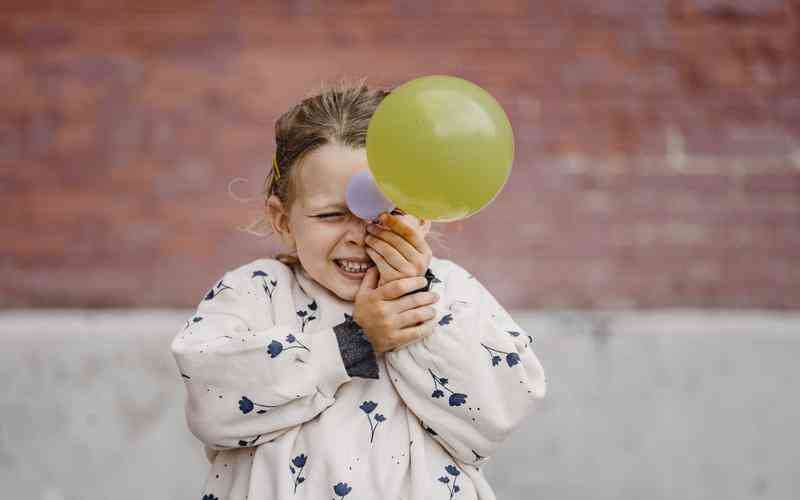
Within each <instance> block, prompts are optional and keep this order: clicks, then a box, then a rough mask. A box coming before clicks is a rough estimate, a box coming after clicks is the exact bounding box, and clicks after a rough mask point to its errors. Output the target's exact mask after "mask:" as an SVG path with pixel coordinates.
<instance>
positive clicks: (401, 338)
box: [390, 320, 435, 351]
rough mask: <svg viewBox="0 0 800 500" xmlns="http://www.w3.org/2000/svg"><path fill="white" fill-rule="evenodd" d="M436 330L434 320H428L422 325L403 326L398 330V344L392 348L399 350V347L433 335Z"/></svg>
mask: <svg viewBox="0 0 800 500" xmlns="http://www.w3.org/2000/svg"><path fill="white" fill-rule="evenodd" d="M434 331H435V321H434V320H428V321H426V322H425V323H422V324H421V325H417V326H411V327H408V328H403V329H401V330H399V331H398V335H397V339H396V340H397V342H396V345H395V347H393V348H391V349H390V350H391V351H397V350H398V349H402V348H404V347H406V346H408V345H411V344H413V343H414V342H419V341H420V340H422V339H424V338H426V337H430V336H431V335H433V332H434Z"/></svg>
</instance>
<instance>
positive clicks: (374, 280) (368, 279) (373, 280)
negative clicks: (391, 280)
mask: <svg viewBox="0 0 800 500" xmlns="http://www.w3.org/2000/svg"><path fill="white" fill-rule="evenodd" d="M378 278H379V274H378V266H372V267H370V268H369V269H367V273H366V274H365V275H364V279H362V280H361V285H360V286H359V287H358V295H361V294H362V293H366V292H369V291H371V290H375V289H376V288H377V287H378Z"/></svg>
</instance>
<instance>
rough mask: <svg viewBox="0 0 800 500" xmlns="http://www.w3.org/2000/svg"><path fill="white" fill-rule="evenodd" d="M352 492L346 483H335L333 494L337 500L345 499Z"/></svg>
mask: <svg viewBox="0 0 800 500" xmlns="http://www.w3.org/2000/svg"><path fill="white" fill-rule="evenodd" d="M352 490H353V488H351V487H350V486H347V483H336V485H334V487H333V492H334V493H336V496H338V497H339V500H341V499H342V498H344V497H346V496H347V495H348V494H350V492H351V491H352Z"/></svg>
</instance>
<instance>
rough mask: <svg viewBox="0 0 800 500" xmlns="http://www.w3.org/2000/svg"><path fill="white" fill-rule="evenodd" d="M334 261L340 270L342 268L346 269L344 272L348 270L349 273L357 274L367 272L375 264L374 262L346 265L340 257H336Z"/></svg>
mask: <svg viewBox="0 0 800 500" xmlns="http://www.w3.org/2000/svg"><path fill="white" fill-rule="evenodd" d="M333 262H334V263H335V264H336V267H338V268H339V269H340V270H342V271H344V272H346V273H348V274H356V275H357V274H366V272H367V271H368V270H369V269H370V268H371V267H374V266H375V263H374V262H368V263H363V264H357V265H354V266H353V265H348V266H345V265H344V263H343V262H342V261H341V260H339V259H336V260H334V261H333Z"/></svg>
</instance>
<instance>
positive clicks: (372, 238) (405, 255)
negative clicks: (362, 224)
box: [365, 226, 419, 273]
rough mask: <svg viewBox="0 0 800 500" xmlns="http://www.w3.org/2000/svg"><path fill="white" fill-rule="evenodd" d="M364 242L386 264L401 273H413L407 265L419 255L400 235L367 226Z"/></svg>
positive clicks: (411, 268) (411, 267)
mask: <svg viewBox="0 0 800 500" xmlns="http://www.w3.org/2000/svg"><path fill="white" fill-rule="evenodd" d="M367 231H369V232H370V234H368V235H367V237H366V239H365V242H366V243H367V244H368V245H369V246H370V247H372V249H373V250H375V251H377V252H378V253H380V254H381V255H382V256H383V258H385V259H386V263H387V264H388V265H390V266H392V267H393V268H394V269H396V270H397V271H398V272H401V273H413V272H414V269H413V266H410V265H409V262H410V261H413V260H414V259H415V258H416V256H417V255H418V254H419V252H418V251H417V249H416V248H414V246H412V245H411V243H409V242H408V241H406V240H405V239H404V238H403V237H401V236H400V235H398V234H396V233H394V232H392V231H385V230H383V229H379V228H378V227H377V226H367Z"/></svg>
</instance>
